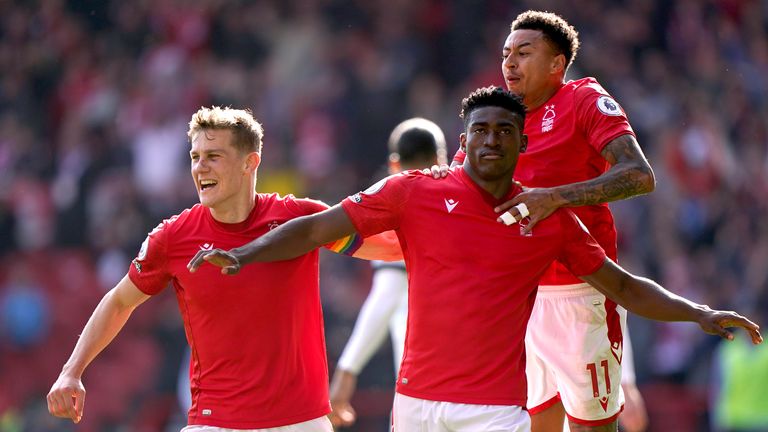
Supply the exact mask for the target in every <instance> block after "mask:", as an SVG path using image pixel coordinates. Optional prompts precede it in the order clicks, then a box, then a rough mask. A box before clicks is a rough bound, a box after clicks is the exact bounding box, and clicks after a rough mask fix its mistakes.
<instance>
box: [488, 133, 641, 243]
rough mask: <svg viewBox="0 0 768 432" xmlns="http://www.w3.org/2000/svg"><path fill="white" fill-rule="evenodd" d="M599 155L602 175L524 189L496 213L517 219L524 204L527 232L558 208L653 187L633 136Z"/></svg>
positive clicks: (617, 140)
mask: <svg viewBox="0 0 768 432" xmlns="http://www.w3.org/2000/svg"><path fill="white" fill-rule="evenodd" d="M602 155H603V157H604V158H605V160H606V161H608V163H610V164H611V168H610V169H608V171H606V172H605V173H603V174H602V175H600V176H597V177H595V178H593V179H591V180H587V181H583V182H578V183H571V184H567V185H562V186H557V187H552V188H531V189H526V190H525V191H523V192H522V193H521V194H519V195H517V196H516V197H515V198H513V199H512V200H510V201H507V202H506V203H504V204H502V205H500V206H498V207H497V208H496V209H495V210H496V212H498V213H501V212H504V211H507V210H509V211H510V213H511V214H512V216H515V219H520V218H519V211H518V210H517V209H514V208H513V207H514V206H516V205H517V204H520V203H525V205H526V207H527V208H528V212H529V214H530V216H529V217H530V220H531V222H530V223H529V224H528V226H527V227H526V228H525V230H526V231H530V230H531V229H532V228H533V226H534V225H536V223H538V222H539V221H541V220H542V219H544V218H546V217H547V216H549V215H550V214H552V212H554V211H555V210H557V209H558V208H560V207H579V206H585V205H595V204H602V203H607V202H611V201H618V200H622V199H626V198H631V197H633V196H637V195H642V194H647V193H650V192H653V189H654V188H655V187H656V179H655V177H654V175H653V170H652V169H651V166H650V165H649V164H648V161H647V160H646V159H645V155H643V151H642V150H641V149H640V145H639V144H638V143H637V140H636V139H635V137H634V136H632V135H629V134H627V135H622V136H620V137H618V138H615V139H614V140H612V141H611V142H609V143H608V144H607V145H606V146H605V147H604V148H603V151H602ZM510 209H511V210H510Z"/></svg>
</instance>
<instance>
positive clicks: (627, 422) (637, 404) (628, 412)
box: [619, 383, 648, 432]
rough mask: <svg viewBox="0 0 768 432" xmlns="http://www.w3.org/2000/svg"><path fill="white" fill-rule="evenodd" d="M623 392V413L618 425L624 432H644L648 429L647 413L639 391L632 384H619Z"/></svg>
mask: <svg viewBox="0 0 768 432" xmlns="http://www.w3.org/2000/svg"><path fill="white" fill-rule="evenodd" d="M621 388H622V389H623V390H624V411H622V412H621V415H619V423H620V424H621V428H622V430H623V431H625V432H644V431H645V430H646V429H647V428H648V412H647V411H646V409H645V402H644V401H643V396H642V395H641V394H640V390H638V389H637V386H636V385H634V384H624V383H622V384H621Z"/></svg>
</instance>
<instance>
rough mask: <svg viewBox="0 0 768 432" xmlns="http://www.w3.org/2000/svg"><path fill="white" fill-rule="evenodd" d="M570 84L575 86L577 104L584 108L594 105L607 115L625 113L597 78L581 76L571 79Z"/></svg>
mask: <svg viewBox="0 0 768 432" xmlns="http://www.w3.org/2000/svg"><path fill="white" fill-rule="evenodd" d="M569 85H572V86H573V95H574V100H575V102H576V104H577V105H579V106H581V107H583V108H589V107H592V109H595V110H599V111H600V112H601V113H602V114H604V115H606V116H623V115H624V112H623V111H622V109H621V106H620V105H619V104H618V102H616V100H615V99H614V98H613V96H611V95H610V93H608V91H607V90H605V88H603V86H602V85H600V83H599V82H597V80H596V79H595V78H592V77H586V78H581V79H579V80H575V81H570V82H569Z"/></svg>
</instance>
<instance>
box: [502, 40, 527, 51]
mask: <svg viewBox="0 0 768 432" xmlns="http://www.w3.org/2000/svg"><path fill="white" fill-rule="evenodd" d="M529 45H533V44H532V43H530V42H527V41H526V42H522V43H520V45H517V46H514V47H513V48H514V49H518V50H519V49H521V48H525V47H527V46H529ZM513 48H508V47H506V46H505V47H503V48H502V49H501V51H502V52H507V51H512V49H513Z"/></svg>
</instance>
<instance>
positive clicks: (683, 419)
mask: <svg viewBox="0 0 768 432" xmlns="http://www.w3.org/2000/svg"><path fill="white" fill-rule="evenodd" d="M528 8H534V9H542V10H550V11H553V12H557V13H559V14H561V15H562V16H564V17H565V18H566V19H567V20H568V21H570V22H571V23H572V24H573V25H575V26H576V28H577V29H578V30H579V32H580V35H581V41H582V49H581V52H580V53H579V55H578V57H577V58H576V61H575V64H574V66H573V67H572V69H571V71H570V73H569V76H570V77H571V78H579V77H582V76H595V77H597V78H598V80H599V81H600V82H601V83H602V84H603V86H604V87H605V88H606V89H607V90H608V91H609V92H611V93H612V94H613V96H615V97H616V99H617V100H618V101H619V103H620V104H622V106H623V107H624V109H625V110H626V111H627V113H628V115H629V119H630V121H631V123H632V125H633V127H634V128H635V131H636V132H637V135H638V140H639V142H640V144H641V146H642V148H643V150H644V151H645V153H646V156H647V157H648V158H649V160H650V162H651V165H652V166H653V168H654V170H655V172H656V176H657V180H658V186H657V189H656V191H655V192H654V193H653V194H651V195H648V196H644V197H639V198H635V199H632V200H629V201H626V202H621V203H617V204H615V205H612V208H613V209H614V211H615V215H616V220H617V224H618V226H619V232H620V236H619V242H620V253H619V257H620V261H621V262H622V263H623V264H624V265H625V266H626V267H628V268H629V269H631V270H632V271H634V272H636V273H639V274H642V275H647V276H649V277H652V278H654V279H656V280H658V281H660V282H661V283H662V284H663V285H665V286H666V287H667V288H669V289H670V290H672V291H674V292H676V293H680V294H683V295H685V296H687V297H689V298H692V299H694V300H696V301H698V302H702V303H706V304H709V305H711V306H713V307H718V308H735V309H738V310H739V311H740V312H742V313H745V314H751V316H752V317H754V318H755V319H756V320H757V321H758V322H759V323H761V324H763V325H768V222H767V218H766V215H768V208H767V207H768V97H766V96H767V95H768V1H766V0H680V1H674V2H668V1H665V0H621V1H619V0H583V1H578V2H566V1H564V0H563V1H554V0H549V1H546V0H545V1H515V2H511V1H509V0H487V1H480V0H452V1H440V0H386V1H385V0H274V1H266V0H259V1H234V0H210V1H204V0H151V1H149V0H136V1H102V0H79V1H75V0H72V1H63V0H9V1H1V2H0V23H2V24H1V25H0V239H1V240H0V430H1V431H68V430H79V431H166V430H168V431H170V430H178V429H179V428H180V427H181V425H183V424H184V417H183V414H181V413H180V412H179V409H178V403H177V394H176V388H177V378H178V369H179V365H180V364H181V362H182V356H183V351H184V347H185V344H186V342H185V340H184V335H183V328H182V325H181V323H180V317H179V313H178V311H177V307H176V304H175V298H174V296H173V295H172V293H171V292H170V291H171V290H166V291H165V292H164V293H163V294H161V295H160V296H159V298H157V299H154V300H152V301H149V302H147V303H145V304H144V305H143V306H142V307H141V308H139V309H138V310H137V312H136V313H135V314H134V316H133V318H132V319H131V320H130V321H129V323H128V325H127V326H126V328H125V329H124V331H123V332H122V333H121V334H120V335H119V336H118V338H117V339H116V341H115V342H114V343H113V344H112V345H111V346H110V347H109V348H108V349H107V350H106V351H105V352H103V353H102V354H101V356H100V357H99V358H97V360H96V361H95V362H94V363H93V364H92V365H91V367H90V368H89V370H88V371H87V372H86V374H85V377H84V383H85V386H86V389H87V390H88V399H87V401H86V409H85V417H84V419H83V422H82V423H81V424H80V425H79V426H77V427H75V426H73V425H72V424H71V423H68V422H66V421H60V420H57V419H54V418H52V417H50V416H49V415H48V414H47V410H46V402H45V395H46V393H47V391H48V389H49V388H50V385H51V384H52V383H53V382H54V380H55V378H56V376H57V375H58V372H59V371H60V368H61V366H62V364H63V363H64V362H65V361H66V359H67V358H68V356H69V353H70V352H71V349H72V348H73V346H74V343H75V341H76V338H77V335H78V333H79V331H80V330H81V329H82V327H83V325H84V324H85V321H86V320H87V318H88V316H89V315H90V313H91V311H92V310H93V308H94V307H95V306H96V304H97V303H98V301H99V299H100V298H101V296H102V295H103V294H104V293H105V292H106V290H108V289H110V288H111V287H112V286H113V285H114V284H115V283H116V282H117V281H118V280H119V279H120V278H121V277H122V276H123V275H124V274H125V272H126V271H127V269H128V265H129V262H130V260H131V259H132V258H133V257H134V256H135V254H136V252H137V251H138V248H139V245H140V243H141V242H142V240H143V239H144V237H145V236H146V234H147V232H149V231H150V230H151V229H152V227H154V226H155V225H156V224H157V223H158V222H159V221H160V220H162V219H163V218H166V217H168V216H170V215H173V214H175V213H177V212H179V211H180V210H181V209H183V208H186V207H188V206H190V205H192V204H194V203H195V202H196V200H197V197H196V193H195V190H194V186H193V183H192V181H191V179H190V175H189V171H188V166H189V165H188V163H189V162H188V158H189V156H188V142H187V141H186V135H185V132H186V127H187V122H188V121H189V118H190V117H191V114H192V113H193V112H194V111H196V110H197V109H198V108H199V107H200V106H201V105H212V104H217V105H231V106H234V107H247V108H250V109H251V110H253V112H254V114H255V115H256V117H257V118H258V119H259V120H260V121H262V122H263V124H264V126H265V131H266V137H265V144H264V154H263V163H262V165H261V167H260V169H259V183H258V187H257V188H258V190H259V191H262V192H271V191H280V192H282V193H293V194H295V195H298V196H310V197H313V198H318V199H323V200H325V201H326V202H328V203H336V202H338V201H339V200H340V199H342V198H344V197H345V196H346V195H348V194H351V193H354V192H356V191H358V190H360V189H363V188H365V187H367V186H368V185H369V184H370V183H371V181H372V180H374V179H376V178H377V177H380V176H381V175H383V170H382V168H383V167H384V163H385V160H386V156H387V151H386V140H387V137H388V135H389V132H390V130H391V129H392V128H393V127H394V126H395V125H396V124H397V123H399V122H400V121H401V120H403V119H405V118H407V117H410V116H415V115H418V116H423V117H426V118H429V119H432V120H434V121H436V122H437V123H438V124H439V125H440V126H441V127H443V129H444V130H445V132H446V136H447V137H449V142H450V147H449V153H451V154H452V152H453V151H455V150H456V148H457V147H458V139H457V138H452V137H457V136H458V134H459V132H460V129H461V123H460V120H459V118H458V112H459V105H460V101H461V98H462V97H463V96H465V95H466V94H467V93H468V92H469V91H470V90H472V89H474V88H476V87H479V86H484V85H489V84H497V85H502V79H501V72H500V54H501V47H502V44H503V42H504V39H505V38H506V36H507V34H508V31H509V24H510V22H511V21H512V19H514V17H515V16H516V15H517V14H518V13H520V12H522V11H524V10H526V9H528ZM322 260H323V264H322V272H321V273H322V277H321V290H322V295H323V302H324V311H325V316H326V336H327V342H328V356H329V365H330V368H331V372H332V371H333V367H334V366H335V362H336V359H337V358H338V356H339V354H340V352H341V349H342V347H343V345H344V343H345V342H346V340H347V338H348V336H349V334H350V332H351V327H352V324H353V323H354V319H355V317H356V314H357V312H358V309H359V307H360V305H361V303H362V301H363V299H364V298H365V296H366V294H367V292H368V288H369V282H370V268H369V266H368V264H367V263H365V262H362V261H357V260H354V259H350V258H344V257H336V256H332V254H330V253H323V255H322ZM630 327H631V330H632V337H633V341H634V354H635V362H636V367H637V380H638V383H639V387H640V390H641V392H642V393H643V394H644V395H645V398H646V402H647V404H648V409H649V413H650V416H651V430H653V431H676V432H681V431H682V432H684V431H707V430H750V431H758V430H762V431H766V430H768V419H766V417H768V406H766V405H765V404H768V402H762V403H763V406H762V408H761V407H755V406H754V404H755V403H757V402H755V400H762V401H768V354H766V347H760V348H757V349H753V348H750V347H748V346H747V345H746V344H745V343H744V342H743V341H742V340H737V341H735V342H734V343H733V344H728V345H729V346H732V347H734V348H733V349H731V350H730V351H728V350H723V348H724V345H725V344H723V343H721V342H720V340H719V339H718V338H716V337H712V336H707V335H704V334H702V333H701V332H700V331H699V329H698V327H697V326H696V325H693V324H660V323H653V322H650V321H646V320H644V319H641V318H638V317H635V316H630ZM388 345H389V344H385V346H384V347H382V350H381V351H380V352H379V353H377V355H376V356H375V357H374V359H373V361H372V362H371V363H370V365H369V366H368V367H367V368H366V369H365V371H364V372H363V374H362V376H361V378H360V390H359V392H358V394H357V396H356V398H355V399H354V404H355V406H356V408H357V409H358V413H359V415H360V418H359V421H358V424H357V425H356V427H354V428H350V429H349V430H355V431H385V430H386V425H387V417H388V414H389V408H390V398H391V396H392V383H393V376H392V365H391V353H390V352H389V349H390V348H389V347H388ZM764 345H766V344H764ZM734 383H736V384H734ZM739 383H741V384H739ZM734 385H735V386H736V387H734ZM739 385H741V387H739ZM760 397H762V399H759V398H760ZM739 398H741V399H739ZM755 398H758V399H755ZM745 401H746V402H745ZM744 403H746V404H747V405H748V408H747V414H746V418H747V423H744V421H743V420H739V421H742V423H741V424H739V423H733V418H735V417H734V416H736V417H738V418H739V419H742V418H744V417H745V414H744V413H742V412H741V411H744V409H743V406H742V405H743V404H744ZM750 403H752V407H751V408H749V404H750ZM734 406H736V407H734ZM734 410H736V411H737V414H738V415H735V414H734V412H733V411H734ZM740 410H741V411H740ZM750 410H751V413H750ZM761 413H762V419H761ZM739 415H740V416H741V417H739ZM750 416H751V417H750ZM750 418H757V420H756V422H755V421H754V420H749V419H750ZM750 421H753V424H751V425H750V424H749V422H750ZM761 421H762V423H760V422H761ZM739 428H741V429H739Z"/></svg>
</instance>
